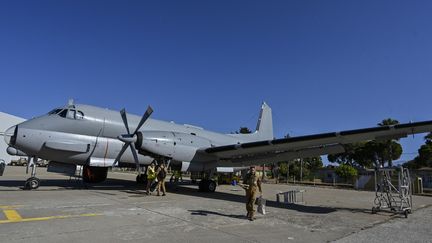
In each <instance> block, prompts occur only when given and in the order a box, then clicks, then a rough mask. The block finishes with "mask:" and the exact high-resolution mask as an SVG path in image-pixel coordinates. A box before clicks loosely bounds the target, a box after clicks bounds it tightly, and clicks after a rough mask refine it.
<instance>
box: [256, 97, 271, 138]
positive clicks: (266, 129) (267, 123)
mask: <svg viewBox="0 0 432 243" xmlns="http://www.w3.org/2000/svg"><path fill="white" fill-rule="evenodd" d="M254 134H256V135H255V136H257V137H258V138H259V139H262V140H272V139H274V135H273V117H272V110H271V108H270V106H269V105H267V103H265V102H263V104H262V106H261V112H260V116H259V118H258V123H257V127H256V132H255V133H254Z"/></svg>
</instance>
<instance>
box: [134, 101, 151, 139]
mask: <svg viewBox="0 0 432 243" xmlns="http://www.w3.org/2000/svg"><path fill="white" fill-rule="evenodd" d="M152 113H153V109H152V108H151V107H150V106H149V107H147V110H146V112H145V113H144V115H143V116H142V118H141V121H140V123H139V124H138V126H137V128H136V129H135V132H134V133H133V134H136V133H137V132H138V130H139V129H140V128H141V126H142V125H143V124H144V122H145V121H147V119H148V118H149V117H150V115H151V114H152Z"/></svg>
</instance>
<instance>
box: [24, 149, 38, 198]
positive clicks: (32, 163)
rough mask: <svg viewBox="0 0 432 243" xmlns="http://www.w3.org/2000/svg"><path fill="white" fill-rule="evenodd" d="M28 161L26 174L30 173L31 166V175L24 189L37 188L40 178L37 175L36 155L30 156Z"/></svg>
mask: <svg viewBox="0 0 432 243" xmlns="http://www.w3.org/2000/svg"><path fill="white" fill-rule="evenodd" d="M27 160H28V163H27V169H26V174H28V173H29V168H30V167H31V177H30V178H28V179H27V180H26V182H25V183H24V190H35V189H38V187H39V186H40V180H39V178H37V177H36V161H37V158H36V157H29V158H28V159H27Z"/></svg>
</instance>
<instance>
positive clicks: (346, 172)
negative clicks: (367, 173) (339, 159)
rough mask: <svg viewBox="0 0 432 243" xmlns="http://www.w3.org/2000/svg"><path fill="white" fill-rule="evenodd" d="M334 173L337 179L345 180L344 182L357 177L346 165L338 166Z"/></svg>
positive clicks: (352, 169)
mask: <svg viewBox="0 0 432 243" xmlns="http://www.w3.org/2000/svg"><path fill="white" fill-rule="evenodd" d="M335 172H336V174H337V175H338V176H339V177H341V178H343V179H345V182H348V181H349V180H352V179H354V178H355V177H357V175H358V173H357V170H356V169H355V168H354V167H352V166H350V165H346V164H342V165H339V166H338V167H337V168H336V171H335Z"/></svg>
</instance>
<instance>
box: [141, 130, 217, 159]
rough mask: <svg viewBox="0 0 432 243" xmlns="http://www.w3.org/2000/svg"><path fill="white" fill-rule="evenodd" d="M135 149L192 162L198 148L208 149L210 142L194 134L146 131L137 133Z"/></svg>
mask: <svg viewBox="0 0 432 243" xmlns="http://www.w3.org/2000/svg"><path fill="white" fill-rule="evenodd" d="M135 147H136V148H137V149H138V150H140V151H141V152H144V153H145V152H147V153H150V154H154V155H159V156H163V157H168V158H171V159H173V160H176V161H192V159H193V158H194V156H195V154H196V151H197V150H198V149H199V148H208V147H210V141H209V140H208V139H205V138H202V137H199V136H196V135H194V134H187V133H178V132H166V131H148V132H144V133H143V132H138V134H137V142H136V143H135Z"/></svg>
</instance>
